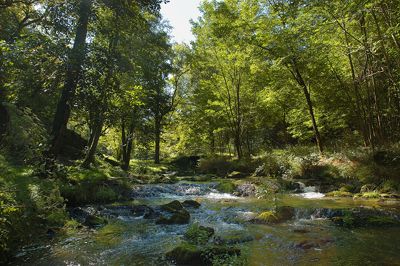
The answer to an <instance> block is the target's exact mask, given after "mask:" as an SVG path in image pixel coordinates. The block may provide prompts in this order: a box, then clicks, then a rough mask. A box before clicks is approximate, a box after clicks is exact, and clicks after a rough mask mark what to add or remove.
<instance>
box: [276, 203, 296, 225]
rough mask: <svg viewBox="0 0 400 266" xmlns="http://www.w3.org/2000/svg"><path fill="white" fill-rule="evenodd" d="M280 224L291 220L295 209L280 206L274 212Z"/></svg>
mask: <svg viewBox="0 0 400 266" xmlns="http://www.w3.org/2000/svg"><path fill="white" fill-rule="evenodd" d="M275 212H276V214H277V216H278V219H279V221H280V222H284V221H287V220H290V219H293V218H294V216H295V209H294V208H293V207H290V206H281V207H278V208H277V209H276V210H275Z"/></svg>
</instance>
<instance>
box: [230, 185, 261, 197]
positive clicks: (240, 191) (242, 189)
mask: <svg viewBox="0 0 400 266" xmlns="http://www.w3.org/2000/svg"><path fill="white" fill-rule="evenodd" d="M256 194H257V187H256V186H255V185H254V184H251V183H245V184H241V185H239V186H237V188H236V192H235V195H236V196H241V197H255V196H256Z"/></svg>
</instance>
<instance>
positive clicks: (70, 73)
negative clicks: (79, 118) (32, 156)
mask: <svg viewBox="0 0 400 266" xmlns="http://www.w3.org/2000/svg"><path fill="white" fill-rule="evenodd" d="M91 9H92V0H81V1H80V8H79V20H78V26H77V29H76V35H75V41H74V46H73V48H72V51H71V54H70V56H69V60H68V67H67V73H66V78H65V83H64V88H63V90H62V93H61V98H60V100H59V102H58V104H57V109H56V113H55V116H54V121H53V129H52V138H53V140H52V147H51V152H52V154H53V155H54V156H57V155H58V154H59V152H60V148H61V146H62V139H63V136H64V132H65V130H66V128H67V124H68V120H69V117H70V113H71V105H72V98H73V96H74V94H75V91H76V87H77V84H78V79H79V75H80V72H81V66H82V64H83V62H84V59H85V45H86V37H87V31H88V24H89V17H90V13H91Z"/></svg>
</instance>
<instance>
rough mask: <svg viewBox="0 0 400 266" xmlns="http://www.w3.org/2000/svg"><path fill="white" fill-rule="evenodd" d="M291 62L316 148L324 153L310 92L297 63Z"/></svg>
mask: <svg viewBox="0 0 400 266" xmlns="http://www.w3.org/2000/svg"><path fill="white" fill-rule="evenodd" d="M292 62H293V71H294V72H293V71H291V72H292V75H293V77H294V78H295V80H296V81H297V83H298V84H299V85H300V86H301V88H302V89H303V93H304V96H305V98H306V101H307V106H308V111H309V113H310V117H311V121H312V125H313V130H314V135H315V140H316V142H317V147H318V150H319V152H320V153H322V152H323V151H324V148H323V145H322V140H321V135H320V133H319V130H318V125H317V121H316V119H315V114H314V107H313V104H312V101H311V96H310V92H309V91H308V87H307V84H306V83H305V81H304V79H303V76H302V75H301V73H300V70H299V68H298V67H297V62H296V60H295V59H293V60H292Z"/></svg>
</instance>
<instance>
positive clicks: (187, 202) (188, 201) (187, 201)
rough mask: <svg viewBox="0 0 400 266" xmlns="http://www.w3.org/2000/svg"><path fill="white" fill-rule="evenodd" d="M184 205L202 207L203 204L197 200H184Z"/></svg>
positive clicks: (195, 207)
mask: <svg viewBox="0 0 400 266" xmlns="http://www.w3.org/2000/svg"><path fill="white" fill-rule="evenodd" d="M182 205H183V206H184V207H186V208H194V209H197V208H200V206H201V204H200V203H199V202H197V201H195V200H185V201H184V202H182Z"/></svg>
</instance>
